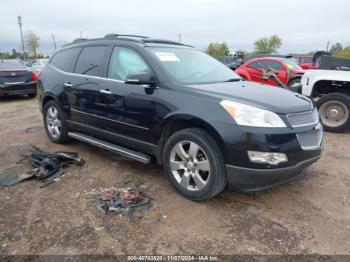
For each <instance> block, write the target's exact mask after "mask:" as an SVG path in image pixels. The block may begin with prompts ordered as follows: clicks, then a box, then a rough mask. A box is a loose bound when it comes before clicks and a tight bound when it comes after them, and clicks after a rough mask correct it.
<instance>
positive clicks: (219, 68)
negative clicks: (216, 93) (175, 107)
mask: <svg viewBox="0 0 350 262" xmlns="http://www.w3.org/2000/svg"><path fill="white" fill-rule="evenodd" d="M147 49H148V50H149V51H150V53H151V54H152V55H153V56H154V57H155V58H156V59H157V60H158V61H159V62H160V64H161V65H162V66H163V67H164V68H165V69H166V71H168V73H170V75H172V76H173V77H174V78H175V79H176V80H177V81H179V82H181V83H184V84H205V83H217V82H226V81H232V80H239V79H241V78H240V77H239V76H238V75H237V74H236V73H235V72H233V71H232V70H231V69H229V68H228V67H227V66H225V65H224V64H222V63H221V62H219V61H218V60H216V59H215V58H212V57H211V56H209V55H207V54H205V53H204V52H202V51H199V50H195V49H185V48H169V47H148V48H147Z"/></svg>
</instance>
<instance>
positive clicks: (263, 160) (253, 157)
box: [248, 151, 288, 166]
mask: <svg viewBox="0 0 350 262" xmlns="http://www.w3.org/2000/svg"><path fill="white" fill-rule="evenodd" d="M248 156H249V160H250V161H251V162H253V163H258V164H270V165H275V166H276V165H279V164H280V163H284V162H287V161H288V158H287V155H286V154H284V153H274V152H259V151H248Z"/></svg>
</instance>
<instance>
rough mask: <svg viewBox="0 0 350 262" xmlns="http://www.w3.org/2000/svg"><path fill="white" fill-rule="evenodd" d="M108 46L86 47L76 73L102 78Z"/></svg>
mask: <svg viewBox="0 0 350 262" xmlns="http://www.w3.org/2000/svg"><path fill="white" fill-rule="evenodd" d="M106 52H107V46H90V47H85V48H84V49H83V51H82V52H81V54H80V55H79V58H78V61H77V64H76V66H75V69H74V73H77V74H82V75H89V76H101V72H102V68H103V66H104V64H105V57H106Z"/></svg>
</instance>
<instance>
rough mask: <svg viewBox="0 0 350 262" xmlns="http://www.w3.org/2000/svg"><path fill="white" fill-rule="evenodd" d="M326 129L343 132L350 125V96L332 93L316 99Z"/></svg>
mask: <svg viewBox="0 0 350 262" xmlns="http://www.w3.org/2000/svg"><path fill="white" fill-rule="evenodd" d="M316 106H317V108H318V111H319V114H320V118H321V122H322V124H323V127H324V130H326V131H329V132H334V133H341V132H344V131H345V130H347V129H348V128H349V127H350V113H349V112H350V97H349V96H347V95H345V94H342V93H331V94H328V95H325V96H323V97H321V98H320V99H319V100H317V101H316Z"/></svg>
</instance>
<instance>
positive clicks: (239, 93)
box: [191, 81, 314, 114]
mask: <svg viewBox="0 0 350 262" xmlns="http://www.w3.org/2000/svg"><path fill="white" fill-rule="evenodd" d="M191 87H192V88H193V89H192V90H196V91H197V92H200V93H202V94H207V95H208V94H210V95H211V96H213V95H214V96H216V97H217V98H219V99H228V100H230V99H231V100H234V101H237V102H241V103H246V104H250V105H255V106H258V107H260V108H263V109H266V110H270V111H273V112H275V113H279V114H288V113H295V112H303V111H310V110H312V109H313V107H314V106H313V103H312V101H311V100H310V99H308V98H306V97H304V96H302V95H300V94H297V93H294V92H291V91H289V90H286V89H283V88H280V87H274V86H270V85H264V84H259V83H254V82H249V81H239V82H224V83H213V84H201V85H191Z"/></svg>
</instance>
